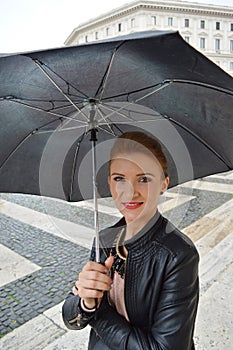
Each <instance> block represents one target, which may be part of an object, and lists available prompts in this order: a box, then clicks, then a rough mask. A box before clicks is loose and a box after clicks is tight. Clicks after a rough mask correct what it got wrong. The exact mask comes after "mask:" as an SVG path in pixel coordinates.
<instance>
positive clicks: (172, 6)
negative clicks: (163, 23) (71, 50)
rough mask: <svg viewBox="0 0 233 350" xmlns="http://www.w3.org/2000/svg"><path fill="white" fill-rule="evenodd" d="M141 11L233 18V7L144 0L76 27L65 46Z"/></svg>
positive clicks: (133, 2) (126, 5)
mask: <svg viewBox="0 0 233 350" xmlns="http://www.w3.org/2000/svg"><path fill="white" fill-rule="evenodd" d="M140 10H144V11H145V10H146V11H147V10H157V11H160V12H162V11H165V12H179V13H182V12H183V13H192V14H196V15H203V16H218V17H230V16H232V18H233V7H228V6H219V5H206V4H199V3H191V2H185V1H174V0H170V1H166V0H157V1H151V0H148V1H147V0H144V1H139V0H137V1H132V2H130V3H126V4H125V5H123V6H121V7H118V8H116V9H114V10H112V11H110V12H107V13H105V14H103V15H100V16H98V17H95V18H93V19H90V20H89V21H87V22H84V23H81V24H80V25H79V26H78V27H76V28H75V29H74V30H73V31H72V33H71V34H70V35H69V37H68V38H67V39H66V41H65V44H68V43H69V42H70V41H72V40H73V37H74V36H75V35H76V34H77V33H79V34H81V33H85V32H86V31H87V30H88V31H90V30H92V29H95V28H96V26H102V25H103V26H104V25H105V26H106V25H107V24H108V23H109V24H110V23H112V22H113V21H117V20H118V19H120V18H122V17H125V16H127V15H130V14H132V13H134V12H138V11H140Z"/></svg>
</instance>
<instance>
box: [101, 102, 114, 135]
mask: <svg viewBox="0 0 233 350" xmlns="http://www.w3.org/2000/svg"><path fill="white" fill-rule="evenodd" d="M98 112H99V114H100V115H101V118H102V119H103V120H104V121H105V123H106V124H107V126H108V128H109V130H110V131H111V132H112V135H115V134H114V131H113V129H112V127H111V124H110V123H111V120H110V123H109V122H108V116H107V118H106V117H105V115H104V113H103V112H102V111H101V109H100V108H98ZM99 122H101V119H100V120H99Z"/></svg>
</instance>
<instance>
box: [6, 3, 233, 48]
mask: <svg viewBox="0 0 233 350" xmlns="http://www.w3.org/2000/svg"><path fill="white" fill-rule="evenodd" d="M131 1H132V0H0V53H13V52H24V51H32V50H41V49H47V48H54V47H61V46H63V45H64V41H65V40H66V38H67V37H68V36H69V34H70V33H71V32H72V30H73V29H74V28H75V27H77V26H78V25H79V24H81V23H83V22H86V21H88V20H89V19H91V18H94V17H96V16H98V15H101V14H103V13H105V12H107V11H110V10H112V9H114V8H117V7H120V6H121V5H124V4H125V3H128V2H131ZM186 1H188V2H196V3H205V4H206V3H207V4H210V3H211V4H216V5H227V6H232V7H233V0H193V1H191V0H186Z"/></svg>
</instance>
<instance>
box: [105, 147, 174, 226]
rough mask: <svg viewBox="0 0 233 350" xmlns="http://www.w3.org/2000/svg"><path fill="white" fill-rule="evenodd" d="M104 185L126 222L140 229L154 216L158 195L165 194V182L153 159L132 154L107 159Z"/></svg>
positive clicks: (159, 168) (158, 165)
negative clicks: (138, 226) (107, 186)
mask: <svg viewBox="0 0 233 350" xmlns="http://www.w3.org/2000/svg"><path fill="white" fill-rule="evenodd" d="M108 183H109V186H110V191H111V194H112V197H113V200H114V201H115V204H116V207H117V208H118V210H119V211H120V212H121V213H122V215H123V216H124V217H125V220H126V223H127V224H129V223H131V222H133V221H134V220H137V223H140V226H141V225H145V224H146V223H147V222H148V221H149V220H150V219H151V218H152V217H153V216H154V214H155V213H156V211H157V205H158V202H159V197H160V193H161V192H164V191H166V189H167V186H168V183H169V179H168V178H166V179H164V177H163V172H162V168H161V166H160V164H159V162H158V161H157V160H156V159H155V158H154V157H153V156H150V155H146V154H143V153H140V152H135V153H131V154H130V155H127V154H120V155H119V156H117V157H116V158H114V159H112V160H111V164H110V174H109V178H108Z"/></svg>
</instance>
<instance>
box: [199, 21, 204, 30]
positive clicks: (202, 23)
mask: <svg viewBox="0 0 233 350" xmlns="http://www.w3.org/2000/svg"><path fill="white" fill-rule="evenodd" d="M200 27H201V29H205V21H204V20H203V19H202V20H201V22H200Z"/></svg>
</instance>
